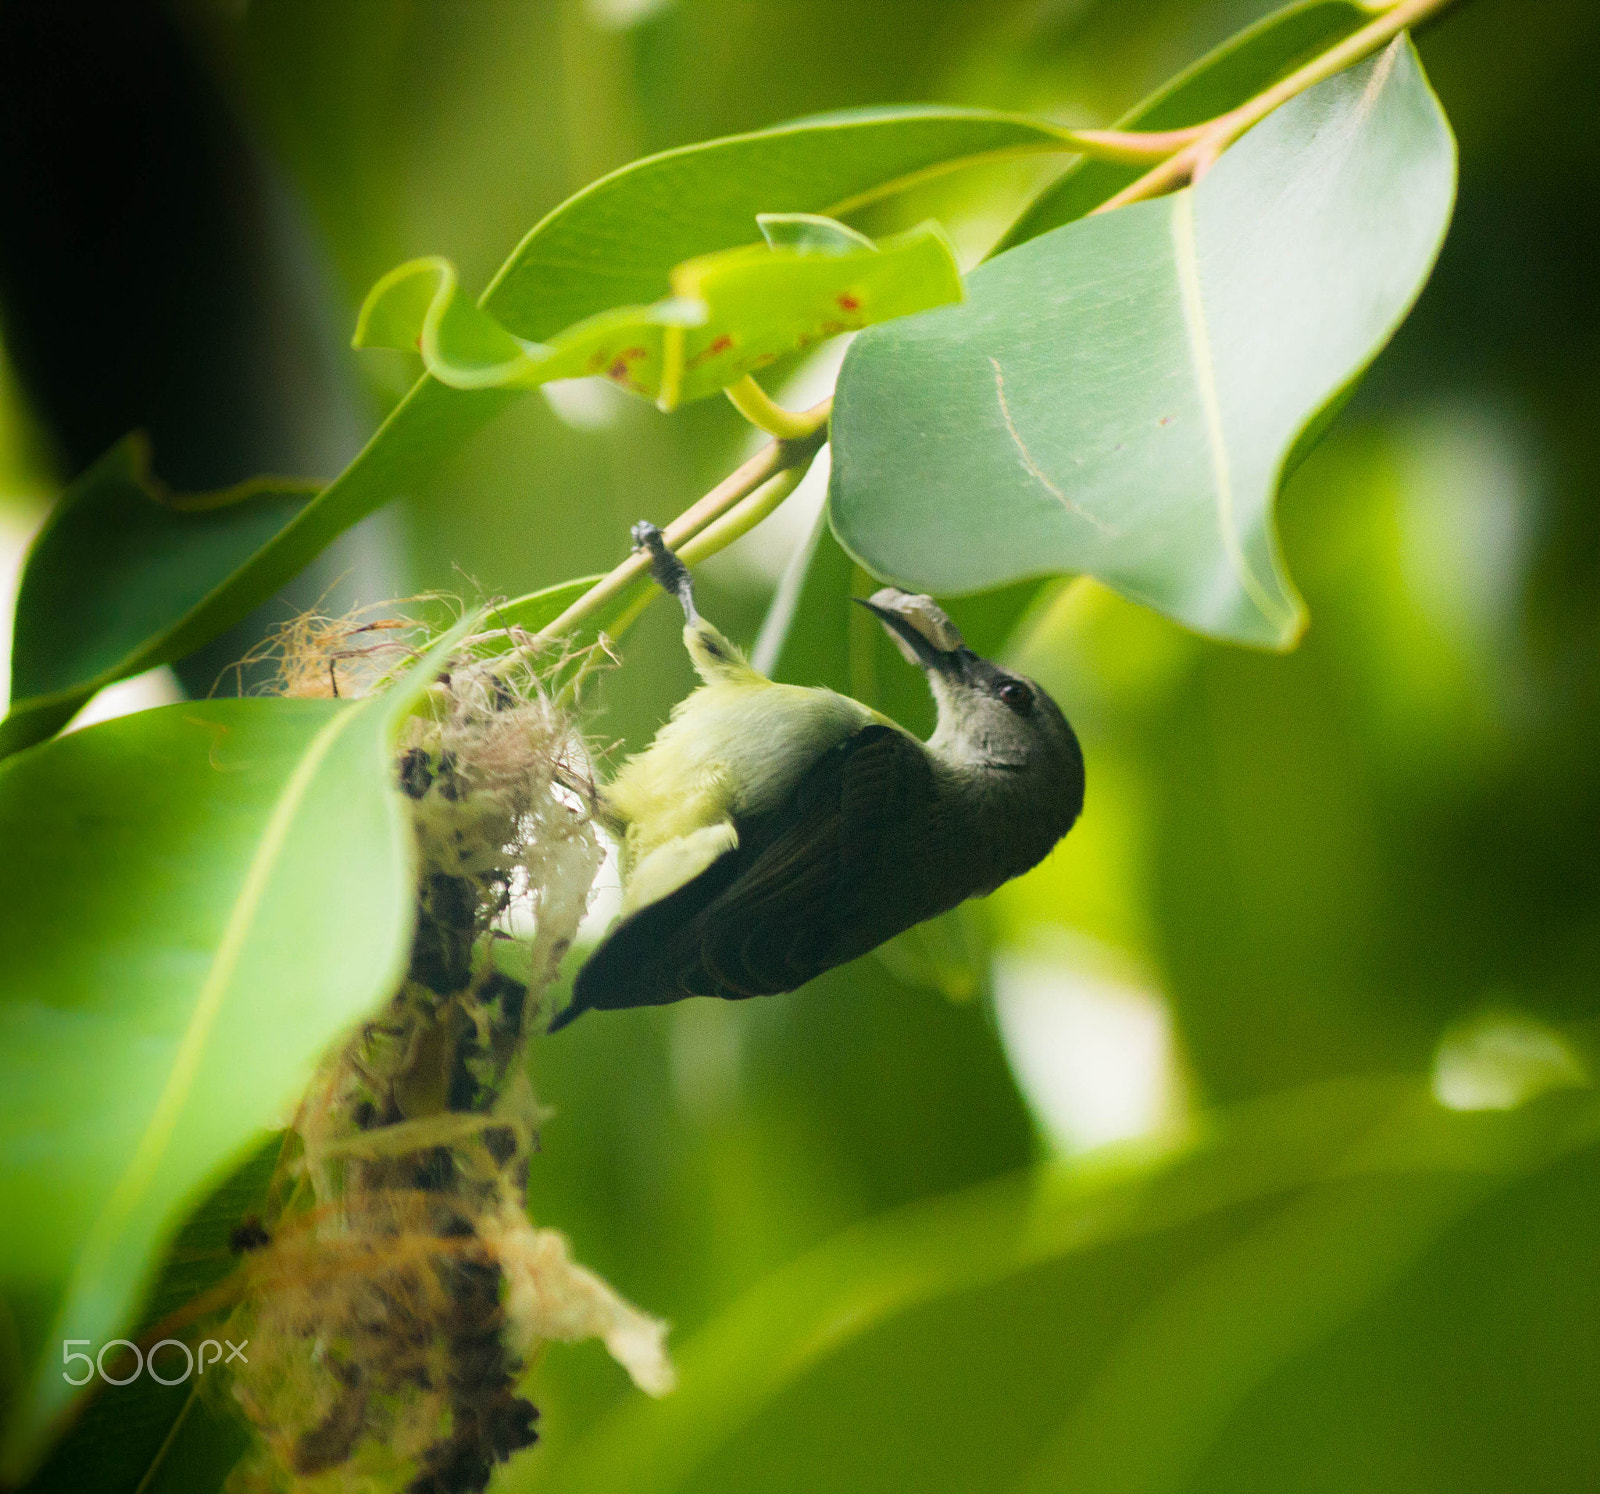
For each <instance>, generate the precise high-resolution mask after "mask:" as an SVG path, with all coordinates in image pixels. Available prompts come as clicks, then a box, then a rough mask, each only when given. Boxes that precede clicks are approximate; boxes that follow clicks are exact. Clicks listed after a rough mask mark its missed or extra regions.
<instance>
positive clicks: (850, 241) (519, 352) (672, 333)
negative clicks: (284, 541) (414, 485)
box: [356, 214, 961, 410]
mask: <svg viewBox="0 0 1600 1494" xmlns="http://www.w3.org/2000/svg"><path fill="white" fill-rule="evenodd" d="M802 216H803V215H799V214H791V215H788V219H787V221H786V222H785V224H784V227H785V228H786V229H793V228H795V227H796V226H797V225H796V224H795V222H794V220H795V219H798V218H800V217H802ZM806 221H807V224H808V226H809V228H810V231H811V232H810V238H809V239H807V238H802V237H799V236H797V235H794V234H786V235H785V238H786V239H788V240H792V242H787V241H786V242H780V243H773V244H746V245H742V246H741V247H739V248H736V249H721V250H718V251H716V252H715V253H712V254H703V255H701V256H699V257H698V258H696V259H691V260H687V261H685V262H684V263H683V264H680V265H675V266H674V267H673V270H672V275H671V290H672V294H671V295H670V296H668V297H666V298H664V299H663V300H660V301H657V302H655V303H654V304H652V305H649V306H616V307H613V308H611V309H610V310H607V311H603V312H600V313H598V314H597V315H595V316H591V317H587V318H586V319H585V320H583V321H581V322H579V323H578V324H577V325H576V326H573V327H568V328H565V329H564V330H563V331H561V332H558V333H557V334H556V335H555V336H553V337H552V338H550V340H549V341H548V342H547V343H530V342H526V341H523V340H520V339H518V338H516V337H514V336H512V334H511V333H510V332H508V331H506V329H505V328H504V327H503V326H502V325H501V324H500V323H499V322H497V321H496V320H495V319H494V317H493V316H491V315H490V314H489V313H488V312H487V311H485V310H483V309H482V308H481V307H478V306H475V305H473V304H472V303H471V302H470V301H467V300H465V299H463V298H462V297H461V296H460V294H459V291H458V285H457V280H456V270H455V266H454V265H452V264H451V263H450V261H449V260H447V259H441V258H438V257H437V256H435V257H432V258H428V259H418V260H412V261H411V262H410V263H409V264H404V265H401V266H400V267H399V268H398V269H395V270H391V271H390V272H389V273H388V274H387V275H385V276H384V277H383V279H382V280H380V281H379V282H378V283H377V285H376V286H374V287H373V290H372V293H371V294H370V295H369V296H368V297H367V301H366V304H365V305H364V306H363V307H362V312H361V318H360V320H359V322H358V323H357V326H356V345H357V346H358V347H368V346H370V347H389V348H398V349H402V350H404V349H410V348H413V347H415V348H416V349H418V350H419V351H420V352H421V354H422V361H423V365H424V367H425V368H426V369H427V371H428V372H429V373H430V374H432V375H433V376H434V377H435V378H436V379H438V380H439V381H440V382H441V383H444V384H449V385H451V386H452V387H453V388H456V389H491V388H503V387H511V388H519V389H532V388H535V387H536V386H538V385H540V384H545V383H548V382H549V381H550V380H552V379H572V378H583V377H588V376H591V375H593V376H598V377H600V378H604V379H609V380H610V381H611V382H612V383H614V384H616V385H618V386H619V387H620V388H623V389H627V390H630V391H632V392H633V393H634V394H639V395H643V396H644V397H645V398H646V399H651V400H654V401H655V402H656V404H657V405H659V406H660V408H661V409H663V410H673V409H676V408H677V407H678V406H679V405H680V404H684V403H686V402H687V401H689V400H696V399H705V398H707V397H708V396H710V395H713V394H716V393H718V392H719V391H721V390H722V389H725V388H726V387H727V386H728V385H729V384H732V383H736V382H737V381H738V380H740V379H742V378H744V377H745V375H747V374H750V373H754V372H755V371H756V370H757V369H760V368H765V367H766V366H767V365H768V364H769V363H771V362H773V361H774V360H775V359H777V358H779V357H781V356H782V355H783V354H785V353H794V352H799V351H801V350H803V349H805V348H808V347H810V346H812V345H813V344H814V343H817V342H821V341H823V340H824V339H826V338H829V337H833V336H836V335H837V334H838V333H841V332H852V331H858V330H859V329H860V328H862V327H866V326H871V325H872V324H873V323H875V322H881V321H887V320H888V319H890V318H891V317H897V316H906V315H909V314H910V313H911V312H914V311H922V310H925V309H926V308H927V307H930V306H942V305H945V304H947V303H948V302H951V301H959V300H960V299H961V272H960V270H959V269H958V268H957V266H956V261H955V254H954V252H953V251H952V250H951V248H950V245H949V243H948V241H947V240H946V239H945V237H944V234H943V232H942V231H941V230H940V229H939V226H938V225H937V224H936V223H924V224H922V225H921V226H920V227H918V228H915V229H913V230H912V231H911V232H909V233H904V234H900V235H898V236H896V237H894V238H891V239H885V240H884V241H883V242H882V243H881V244H874V243H873V242H872V241H871V240H870V239H867V238H864V237H863V236H861V235H859V234H854V233H852V232H851V230H849V229H846V228H844V226H843V225H842V224H838V223H834V222H833V221H832V220H831V219H825V218H818V217H815V216H809V217H807V219H806ZM825 225H826V226H827V227H831V228H832V229H833V230H834V233H833V234H832V235H831V236H830V237H829V238H828V239H827V241H826V243H825V244H822V243H818V242H816V240H817V239H818V238H819V237H820V236H821V233H822V231H823V229H824V226H825ZM753 226H754V225H752V228H753Z"/></svg>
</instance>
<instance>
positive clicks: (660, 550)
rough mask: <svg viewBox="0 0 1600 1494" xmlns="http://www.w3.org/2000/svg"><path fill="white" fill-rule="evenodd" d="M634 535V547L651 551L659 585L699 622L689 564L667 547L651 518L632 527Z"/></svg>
mask: <svg viewBox="0 0 1600 1494" xmlns="http://www.w3.org/2000/svg"><path fill="white" fill-rule="evenodd" d="M632 534H633V548H634V549H635V550H636V551H638V550H648V551H649V552H650V574H651V575H652V576H653V577H655V581H656V585H657V586H659V587H660V588H661V589H662V590H663V591H665V592H668V593H670V594H671V595H672V596H675V597H676V598H677V599H678V602H679V604H680V605H681V606H682V607H683V615H684V617H686V618H687V619H688V620H689V621H690V622H698V621H699V620H700V614H699V613H698V612H697V611H696V610H695V605H694V586H693V583H692V582H691V581H690V580H689V568H688V566H686V565H685V564H684V563H683V562H682V561H681V560H679V559H678V557H677V556H676V555H674V554H673V553H672V551H671V550H669V549H668V548H667V542H666V539H665V538H664V537H663V535H662V533H661V531H660V530H659V529H657V528H656V526H655V525H654V524H652V523H651V522H650V521H649V520H648V519H640V520H639V522H638V523H637V524H635V525H634V526H633V530H632Z"/></svg>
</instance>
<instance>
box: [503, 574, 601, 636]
mask: <svg viewBox="0 0 1600 1494" xmlns="http://www.w3.org/2000/svg"><path fill="white" fill-rule="evenodd" d="M601 579H602V578H601V577H599V576H579V577H578V579H577V580H576V581H561V582H558V583H557V584H556V585H555V586H546V587H544V588H543V589H542V590H540V591H530V592H529V593H528V594H527V595H526V596H520V597H513V598H512V599H511V600H510V601H509V602H497V603H496V604H495V605H494V606H493V607H490V608H489V609H488V611H487V612H486V613H485V615H484V624H485V626H487V627H490V628H505V629H506V630H508V631H509V630H511V629H513V628H517V629H521V630H522V631H523V632H525V633H537V632H538V631H539V629H540V628H542V627H544V626H545V625H546V624H548V623H553V622H554V621H555V620H556V619H557V618H558V617H560V616H561V614H562V613H563V612H565V611H566V610H567V608H568V607H570V606H571V605H572V604H573V603H574V602H575V601H577V600H578V598H579V597H581V596H582V595H583V594H584V592H586V591H588V590H589V588H590V587H591V586H593V585H594V584H595V582H596V581H599V580H601ZM505 646H506V648H508V649H509V648H510V647H512V646H513V640H512V639H509V638H508V639H507V640H506V642H505Z"/></svg>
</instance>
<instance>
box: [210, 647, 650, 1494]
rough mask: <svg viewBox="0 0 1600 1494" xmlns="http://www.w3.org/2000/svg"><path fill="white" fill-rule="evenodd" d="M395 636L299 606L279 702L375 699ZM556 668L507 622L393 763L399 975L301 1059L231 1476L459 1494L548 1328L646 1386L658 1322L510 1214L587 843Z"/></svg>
mask: <svg viewBox="0 0 1600 1494" xmlns="http://www.w3.org/2000/svg"><path fill="white" fill-rule="evenodd" d="M416 632H417V630H416V629H415V628H413V627H412V625H410V624H407V623H402V622H397V621H395V620H393V619H388V618H380V619H376V620H371V619H364V618H362V617H359V616H357V617H350V618H344V619H326V618H318V617H308V618H302V619H299V620H298V621H297V622H295V623H294V624H292V625H291V627H290V628H288V629H286V630H285V632H284V633H283V634H282V635H281V636H280V637H279V638H278V639H277V640H275V643H274V645H273V647H274V650H275V652H276V655H277V658H278V661H279V674H280V685H279V691H280V693H283V694H290V695H300V696H306V695H310V696H335V695H337V696H354V695H361V694H365V693H368V692H370V691H371V690H373V689H376V688H381V687H382V684H383V682H384V680H385V679H386V678H387V677H388V676H389V675H390V674H392V673H393V671H394V670H395V669H396V667H397V666H399V665H401V664H403V663H405V662H407V661H409V660H410V659H411V658H413V657H415V656H416V655H417V653H418V652H419V650H420V647H421V644H420V643H419V641H418V640H417V638H416ZM572 662H573V661H572V660H571V659H570V658H565V657H564V658H560V659H551V658H550V657H549V656H548V654H543V655H541V654H540V653H539V652H538V651H537V649H536V648H535V646H534V643H533V640H531V639H530V638H528V637H527V636H526V635H520V634H515V633H506V632H498V633H490V634H483V635H480V636H479V637H477V638H473V639H469V640H467V642H466V643H465V644H464V645H463V646H462V648H461V649H460V650H459V651H458V653H457V655H456V656H455V657H453V658H452V659H451V661H450V664H449V668H448V671H447V672H446V673H445V674H443V675H442V676H441V677H440V679H439V680H438V682H437V683H436V684H435V685H433V686H432V687H431V689H430V691H429V692H428V696H427V698H426V700H425V702H424V704H423V705H422V706H421V707H419V709H418V710H417V712H416V713H415V714H413V715H412V717H411V718H410V719H409V720H408V722H407V724H406V727H405V729H404V732H403V733H402V736H401V740H400V742H399V744H398V747H397V752H396V756H395V761H394V776H395V783H396V786H397V788H398V789H399V791H400V792H401V793H402V794H403V795H404V796H405V800H406V803H407V804H408V805H409V807H410V810H411V816H412V822H413V825H414V827H415V831H416V843H417V850H418V856H417V920H416V934H415V937H414V940H413V944H412V950H411V959H410V964H409V970H408V973H407V975H406V978H405V980H404V982H403V984H402V985H401V987H400V989H399V990H398V991H397V992H396V993H395V994H394V996H393V998H392V999H391V1000H390V1002H389V1003H388V1006H387V1008H386V1009H385V1010H384V1011H383V1012H381V1013H380V1014H378V1015H377V1016H375V1017H374V1018H373V1019H372V1020H371V1021H370V1022H368V1023H367V1024H366V1025H365V1026H363V1027H362V1028H361V1029H360V1030H359V1031H358V1032H356V1033H355V1034H354V1035H353V1036H352V1037H351V1038H350V1040H349V1041H348V1042H347V1043H346V1044H345V1046H344V1048H343V1049H342V1050H341V1051H340V1052H338V1053H337V1054H335V1055H333V1056H332V1057H331V1058H330V1059H329V1060H328V1061H327V1062H326V1063H325V1064H324V1065H323V1067H322V1069H321V1071H320V1072H319V1073H318V1075H317V1077H316V1079H315V1081H314V1083H313V1085H312V1087H311V1089H310V1091H309V1093H308V1094H307V1096H306V1098H305V1100H304V1101H303V1103H302V1104H301V1106H300V1109H299V1112H298V1114H297V1116H296V1118H295V1121H294V1124H293V1127H292V1129H291V1131H290V1133H289V1135H288V1138H287V1140H286V1143H285V1147H284V1151H283V1155H282V1158H281V1160H280V1163H279V1165H278V1168H277V1172H276V1175H275V1178H274V1181H273V1186H272V1190H271V1195H270V1206H269V1209H268V1211H267V1213H266V1214H265V1216H264V1217H263V1218H261V1219H259V1220H257V1219H252V1220H250V1221H248V1222H247V1223H246V1224H245V1225H243V1226H241V1229H240V1230H238V1231H236V1232H235V1244H236V1247H237V1248H239V1249H241V1250H242V1251H246V1252H248V1253H247V1254H246V1255H245V1259H244V1261H243V1264H242V1265H241V1269H240V1272H239V1273H238V1280H239V1285H240V1288H241V1292H242V1300H241V1301H240V1302H239V1304H238V1305H237V1306H236V1307H235V1309H234V1312H233V1316H232V1318H231V1319H230V1322H229V1325H228V1330H227V1331H228V1332H229V1334H230V1335H231V1336H232V1337H233V1338H235V1339H236V1340H237V1339H240V1338H248V1339H249V1344H250V1347H249V1365H248V1367H247V1368H244V1369H240V1370H238V1371H237V1373H236V1374H235V1375H234V1378H233V1381H232V1394H233V1396H234V1398H235V1399H236V1400H237V1402H238V1404H239V1405H240V1406H241V1407H242V1408H243V1409H244V1412H245V1414H246V1415H247V1416H248V1417H249V1419H250V1421H251V1423H252V1424H253V1425H254V1427H255V1429H256V1431H257V1432H258V1433H259V1438H258V1440H257V1444H256V1446H255V1449H254V1450H253V1452H252V1453H251V1454H250V1455H248V1456H247V1457H246V1459H245V1461H244V1462H243V1463H241V1464H240V1465H239V1466H238V1467H237V1468H236V1469H235V1470H234V1473H233V1476H232V1478H231V1481H230V1483H229V1485H228V1488H229V1490H230V1491H233V1494H244V1491H265V1490H274V1491H283V1490H295V1491H322V1490H327V1491H335V1490H337V1491H341V1494H344V1491H362V1494H393V1491H398V1490H405V1491H408V1494H464V1491H470V1490H480V1489H482V1488H484V1487H485V1485H486V1484H487V1483H488V1480H489V1476H490V1472H491V1471H492V1469H493V1467H494V1465H495V1464H496V1463H497V1462H500V1461H503V1460H505V1459H507V1458H509V1457H510V1456H511V1455H512V1454H513V1453H514V1452H516V1451H517V1450H518V1449H519V1448H523V1447H526V1446H528V1445H529V1444H531V1443H532V1442H534V1441H535V1440H536V1439H537V1431H536V1428H535V1423H536V1421H537V1416H538V1413H537V1412H536V1410H535V1409H534V1407H533V1406H532V1405H531V1404H530V1403H529V1401H527V1400H526V1399H525V1398H523V1397H522V1396H521V1395H520V1394H519V1393H518V1385H519V1382H520V1381H521V1379H522V1377H523V1375H524V1373H525V1371H526V1369H527V1367H528V1365H529V1363H530V1360H531V1358H532V1357H533V1356H534V1355H535V1354H536V1353H537V1352H538V1350H539V1347H540V1346H541V1345H542V1344H543V1343H544V1342H546V1341H547V1340H552V1339H554V1340H560V1341H572V1340H576V1339H581V1338H588V1337H598V1338H601V1339H602V1340H603V1341H604V1342H605V1344H606V1347H607V1348H608V1349H609V1350H610V1351H611V1353H612V1354H613V1356H614V1357H615V1358H616V1359H617V1360H618V1361H619V1362H620V1363H621V1364H622V1365H623V1366H624V1367H625V1368H626V1369H627V1371H628V1373H629V1374H630V1375H631V1376H632V1377H633V1379H634V1381H635V1383H636V1384H637V1385H639V1387H640V1388H641V1389H644V1390H646V1391H647V1392H649V1393H650V1394H653V1395H660V1394H664V1393H665V1392H666V1391H667V1390H669V1389H670V1388H671V1386H672V1380H673V1375H672V1367H671V1364H670V1362H669V1360H668V1359H667V1356H666V1352H665V1348H664V1336H665V1332H666V1328H665V1325H664V1324H663V1323H661V1322H659V1321H657V1320H655V1319H653V1318H650V1317H648V1316H646V1315H645V1314H643V1313H641V1312H639V1311H638V1310H637V1309H635V1308H633V1307H631V1306H630V1305H629V1304H628V1303H626V1302H625V1301H623V1300H622V1298H620V1297H619V1296H618V1295H617V1294H616V1293H615V1292H614V1291H612V1289H611V1288H610V1287H609V1286H608V1285H607V1284H606V1283H605V1282H604V1281H602V1280H601V1279H600V1278H599V1277H598V1276H595V1275H594V1274H593V1273H591V1272H589V1271H586V1270H584V1269H583V1268H582V1267H581V1266H578V1265H577V1264H575V1263H574V1262H573V1260H572V1256H571V1253H570V1250H569V1248H568V1246H567V1242H566V1240H565V1239H564V1238H563V1237H562V1236H561V1235H560V1234H558V1233H556V1232H555V1231H553V1230H548V1229H537V1228H535V1227H534V1225H533V1224H532V1223H531V1222H530V1220H529V1214H528V1196H527V1194H528V1173H529V1159H530V1156H531V1154H532V1153H533V1152H534V1151H536V1150H537V1148H538V1128H539V1124H540V1121H541V1119H542V1118H543V1117H542V1113H541V1110H540V1107H539V1105H538V1102H537V1101H536V1099H535V1098H534V1094H533V1090H532V1086H531V1084H530V1082H529V1079H528V1075H527V1065H526V1063H525V1057H526V1045H527V1038H528V1035H529V1032H530V1031H533V1030H543V1027H544V1025H545V1023H546V1022H547V1021H548V1016H549V1014H548V1012H547V1010H546V999H547V994H548V991H549V987H550V983H551V981H552V979H553V977H554V976H555V973H556V970H557V967H558V965H559V963H560V961H561V957H562V956H563V955H564V954H565V953H566V951H567V949H568V948H569V946H570V945H571V943H572V939H573V937H574V935H575V934H576V932H577V928H578V924H579V921H580V920H581V918H582V917H583V914H584V911H585V908H586V906H587V902H588V897H589V891H590V887H591V885H592V883H593V881H594V877H595V873H596V872H597V871H598V869H599V867H600V864H601V860H602V857H603V850H602V847H601V844H600V841H599V838H598V836H597V835H596V832H595V829H594V826H593V824H592V821H591V809H592V806H593V802H594V787H593V780H592V774H591V769H590V764H589V759H588V755H587V753H586V751H585V748H584V744H583V741H582V739H581V737H580V735H579V733H578V731H577V728H576V726H575V724H574V722H573V721H572V719H571V718H570V717H569V716H568V715H567V714H566V712H565V711H564V710H562V709H561V708H559V707H558V705H557V704H556V702H555V700H554V698H553V695H552V692H551V690H550V688H549V680H550V678H551V677H552V675H553V674H554V673H555V672H556V671H557V670H559V669H563V668H565V667H566V666H568V665H570V664H571V663H572Z"/></svg>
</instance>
